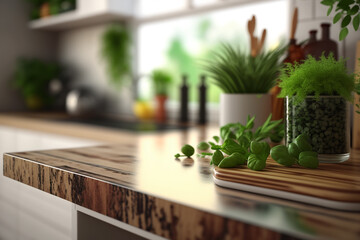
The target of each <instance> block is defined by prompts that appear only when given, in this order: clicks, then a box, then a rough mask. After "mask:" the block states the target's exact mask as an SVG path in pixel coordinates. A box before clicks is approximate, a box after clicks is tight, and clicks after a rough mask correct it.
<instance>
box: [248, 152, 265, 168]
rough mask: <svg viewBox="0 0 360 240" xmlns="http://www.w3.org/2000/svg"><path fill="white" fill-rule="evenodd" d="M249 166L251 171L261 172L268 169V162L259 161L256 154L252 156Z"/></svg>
mask: <svg viewBox="0 0 360 240" xmlns="http://www.w3.org/2000/svg"><path fill="white" fill-rule="evenodd" d="M247 166H248V168H250V169H251V170H254V171H261V170H263V169H264V168H265V167H266V160H262V159H259V158H258V157H257V156H256V155H255V154H250V156H249V157H248V162H247Z"/></svg>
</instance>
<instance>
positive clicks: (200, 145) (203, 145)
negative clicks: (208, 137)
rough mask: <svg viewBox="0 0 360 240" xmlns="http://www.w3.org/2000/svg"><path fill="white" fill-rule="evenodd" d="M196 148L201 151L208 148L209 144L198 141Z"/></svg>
mask: <svg viewBox="0 0 360 240" xmlns="http://www.w3.org/2000/svg"><path fill="white" fill-rule="evenodd" d="M197 148H198V149H199V150H201V151H206V150H208V149H209V148H210V145H209V144H208V143H207V142H200V143H199V144H198V145H197Z"/></svg>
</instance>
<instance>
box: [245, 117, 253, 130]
mask: <svg viewBox="0 0 360 240" xmlns="http://www.w3.org/2000/svg"><path fill="white" fill-rule="evenodd" d="M254 121H255V116H254V117H252V118H251V119H250V116H248V121H247V123H246V126H245V128H246V129H252V128H253V127H254Z"/></svg>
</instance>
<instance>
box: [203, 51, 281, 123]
mask: <svg viewBox="0 0 360 240" xmlns="http://www.w3.org/2000/svg"><path fill="white" fill-rule="evenodd" d="M284 52H285V48H283V47H282V48H276V49H274V50H270V51H262V52H260V53H259V54H257V55H256V56H252V55H251V54H250V53H249V52H247V51H244V50H242V49H240V48H237V47H234V46H232V45H230V44H223V45H222V46H221V48H220V51H219V52H215V53H214V56H213V58H212V60H208V61H207V64H206V65H205V66H204V69H205V70H206V71H207V72H208V74H209V76H210V77H211V79H212V80H213V83H214V84H215V85H217V86H218V87H220V88H221V89H222V90H223V92H224V93H223V94H221V96H220V125H225V124H227V123H234V122H241V123H245V122H246V119H247V116H248V115H251V116H256V122H255V126H256V127H257V126H259V125H260V123H262V122H264V121H265V120H266V118H267V116H268V115H269V114H270V112H271V95H270V94H268V92H269V90H270V89H271V88H272V87H274V86H275V84H276V79H277V76H278V72H279V71H280V68H281V66H282V63H281V61H280V57H281V56H282V55H283V54H284Z"/></svg>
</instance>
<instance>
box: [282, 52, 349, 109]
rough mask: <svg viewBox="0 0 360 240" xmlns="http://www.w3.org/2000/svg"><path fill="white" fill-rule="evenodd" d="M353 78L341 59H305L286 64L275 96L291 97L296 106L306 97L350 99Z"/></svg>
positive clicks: (309, 57) (322, 57)
mask: <svg viewBox="0 0 360 240" xmlns="http://www.w3.org/2000/svg"><path fill="white" fill-rule="evenodd" d="M354 77H355V75H354V74H348V73H347V69H346V67H345V60H343V59H340V60H339V61H336V60H335V58H334V57H333V55H329V56H328V57H325V56H324V55H323V56H321V57H320V60H318V61H317V60H316V59H315V58H313V57H312V56H308V58H307V59H306V60H304V61H303V63H302V64H299V63H295V64H293V65H292V64H289V63H288V64H286V65H285V67H284V68H283V69H282V70H281V74H280V77H279V79H280V84H279V85H280V87H281V89H282V90H281V93H280V94H279V96H278V97H286V96H289V97H290V96H294V98H295V100H294V101H295V104H298V103H300V102H302V101H304V99H305V98H306V97H307V96H315V97H316V98H317V99H318V98H319V96H320V95H340V96H341V97H343V98H345V99H347V100H349V101H350V100H351V98H352V92H353V91H354V90H355V80H354V79H355V78H354Z"/></svg>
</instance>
